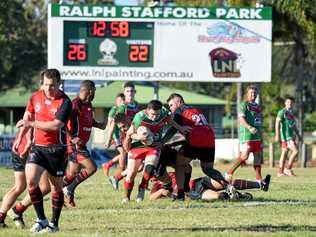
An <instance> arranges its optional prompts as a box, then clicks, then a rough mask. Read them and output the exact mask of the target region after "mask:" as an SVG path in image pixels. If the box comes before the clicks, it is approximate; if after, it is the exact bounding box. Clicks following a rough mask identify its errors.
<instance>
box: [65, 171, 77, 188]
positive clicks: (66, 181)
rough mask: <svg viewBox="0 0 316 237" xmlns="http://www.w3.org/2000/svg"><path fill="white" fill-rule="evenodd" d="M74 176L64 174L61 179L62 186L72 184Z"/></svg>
mask: <svg viewBox="0 0 316 237" xmlns="http://www.w3.org/2000/svg"><path fill="white" fill-rule="evenodd" d="M74 179H75V176H72V175H70V174H66V175H65V176H64V178H63V186H64V187H65V186H68V185H69V184H71V183H72V181H74Z"/></svg>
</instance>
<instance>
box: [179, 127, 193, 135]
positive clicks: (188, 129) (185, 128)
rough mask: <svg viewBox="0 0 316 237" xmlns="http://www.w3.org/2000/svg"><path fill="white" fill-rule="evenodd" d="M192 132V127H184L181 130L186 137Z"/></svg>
mask: <svg viewBox="0 0 316 237" xmlns="http://www.w3.org/2000/svg"><path fill="white" fill-rule="evenodd" d="M191 130H192V127H190V126H182V127H181V129H180V133H182V134H184V135H186V134H188V133H189V132H191Z"/></svg>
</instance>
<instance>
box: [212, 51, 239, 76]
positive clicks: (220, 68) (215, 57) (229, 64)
mask: <svg viewBox="0 0 316 237" xmlns="http://www.w3.org/2000/svg"><path fill="white" fill-rule="evenodd" d="M209 57H210V61H211V65H212V71H213V76H214V77H222V78H230V77H240V75H241V73H240V69H241V66H242V63H243V60H242V57H241V56H240V54H237V53H234V52H232V51H230V50H228V49H225V48H216V49H213V50H212V51H211V52H210V53H209Z"/></svg>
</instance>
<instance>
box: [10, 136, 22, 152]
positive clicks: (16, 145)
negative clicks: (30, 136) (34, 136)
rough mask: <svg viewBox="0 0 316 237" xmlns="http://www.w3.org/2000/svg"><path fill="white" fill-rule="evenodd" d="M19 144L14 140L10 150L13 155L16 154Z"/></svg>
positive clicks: (17, 140)
mask: <svg viewBox="0 0 316 237" xmlns="http://www.w3.org/2000/svg"><path fill="white" fill-rule="evenodd" d="M20 142H21V140H19V139H16V140H15V141H14V143H13V144H12V148H11V150H12V152H14V153H15V154H18V148H19V145H20Z"/></svg>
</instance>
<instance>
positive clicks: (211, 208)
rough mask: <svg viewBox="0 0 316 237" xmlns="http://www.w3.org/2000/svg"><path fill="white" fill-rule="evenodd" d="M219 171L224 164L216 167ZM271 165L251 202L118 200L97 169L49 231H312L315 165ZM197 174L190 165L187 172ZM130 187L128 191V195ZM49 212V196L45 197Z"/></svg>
mask: <svg viewBox="0 0 316 237" xmlns="http://www.w3.org/2000/svg"><path fill="white" fill-rule="evenodd" d="M219 168H220V170H222V171H223V170H224V169H225V167H222V166H220V167H219ZM275 171H276V170H275V169H273V170H272V169H268V168H263V173H264V174H267V173H271V174H272V184H271V188H270V190H269V192H267V193H265V192H262V191H253V192H252V194H253V195H254V200H253V201H252V202H248V203H245V202H212V203H206V202H198V201H189V200H187V201H185V202H184V203H178V202H176V203H175V202H172V201H170V200H167V199H166V200H160V201H155V202H150V201H148V200H146V201H144V202H143V203H141V204H136V203H135V202H132V203H130V204H128V205H122V204H121V203H120V201H121V198H122V191H121V190H122V188H121V187H122V186H120V188H121V190H120V191H119V192H115V191H113V190H112V189H111V187H110V185H109V184H108V182H106V180H105V178H104V176H103V174H102V171H101V170H99V171H98V172H97V174H96V175H94V176H93V177H92V178H91V179H89V180H88V181H87V182H85V183H83V184H82V185H81V186H79V188H78V189H77V195H76V201H77V208H75V209H66V208H65V209H64V210H63V212H62V217H61V224H60V228H61V231H60V232H59V233H57V234H55V235H54V236H64V237H66V236H67V237H69V236H80V237H88V236H92V237H101V236H137V237H141V236H155V237H156V236H175V237H176V236H183V237H184V236H185V237H193V236H316V179H315V177H316V174H315V168H308V169H296V170H295V171H296V173H297V175H298V176H297V177H295V178H290V177H282V178H277V177H276V176H275ZM12 174H13V173H12V170H10V169H5V168H0V184H1V185H0V197H1V199H2V197H3V195H4V193H5V192H6V191H7V190H8V188H9V187H10V186H11V185H12V183H13V175H12ZM199 175H200V171H199V169H197V168H195V169H194V174H193V177H198V176H199ZM236 177H239V178H249V179H251V178H253V177H254V172H253V170H252V169H251V167H245V168H242V169H240V170H238V171H237V174H236ZM135 195H136V192H135V191H134V192H133V196H135ZM45 207H46V213H47V216H48V217H50V214H51V213H50V197H47V198H45ZM34 218H35V217H34V211H33V208H31V209H29V210H28V211H27V212H26V215H25V221H26V224H27V225H28V227H30V225H31V224H32V222H33V221H34ZM6 223H7V225H8V226H9V228H6V229H0V236H6V237H8V236H10V237H11V236H14V237H18V236H30V234H29V232H28V230H26V231H24V230H19V229H16V228H15V225H14V223H13V222H12V221H11V220H10V219H9V218H7V219H6Z"/></svg>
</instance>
